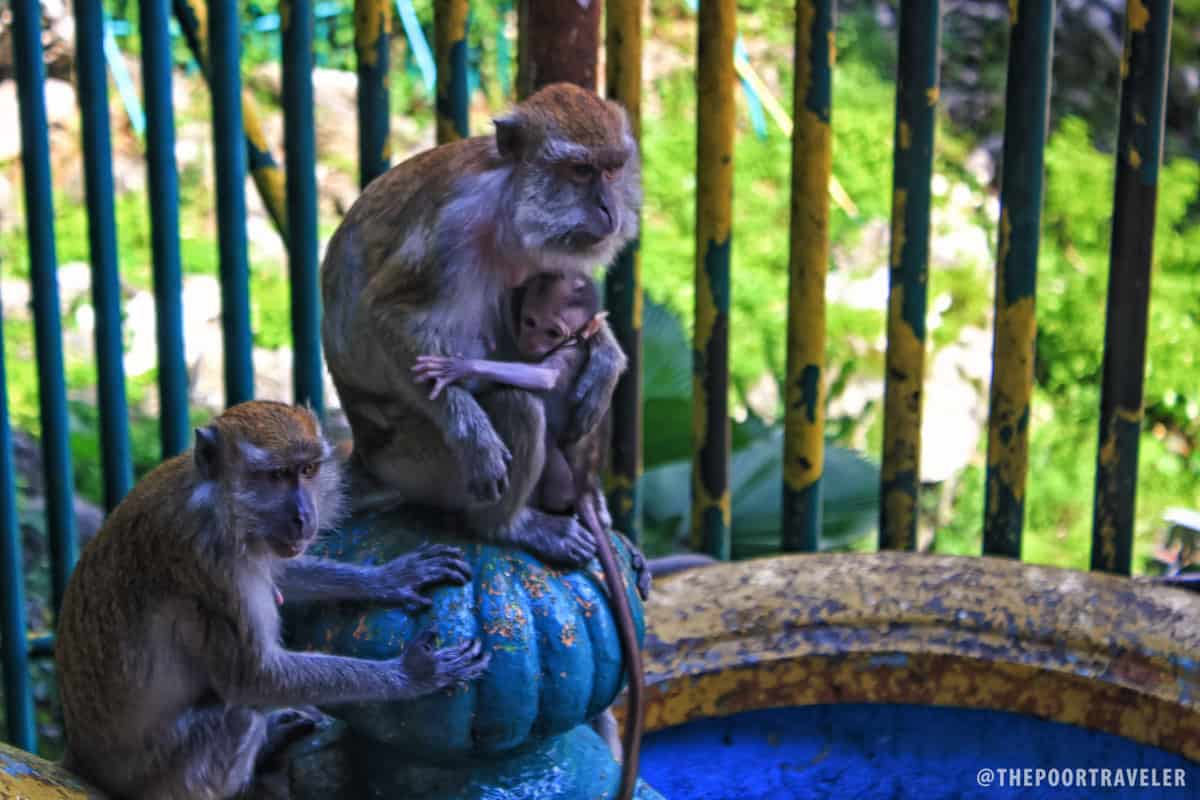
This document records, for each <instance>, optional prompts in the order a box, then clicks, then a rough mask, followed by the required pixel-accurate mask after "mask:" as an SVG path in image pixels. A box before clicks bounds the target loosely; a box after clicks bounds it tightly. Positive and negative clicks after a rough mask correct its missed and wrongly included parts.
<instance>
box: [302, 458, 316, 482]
mask: <svg viewBox="0 0 1200 800" xmlns="http://www.w3.org/2000/svg"><path fill="white" fill-rule="evenodd" d="M319 467H320V465H319V464H318V463H317V462H315V461H313V462H311V463H308V464H305V465H304V466H302V467H301V468H300V477H302V478H312V477H313V476H314V475H316V474H317V469H318V468H319Z"/></svg>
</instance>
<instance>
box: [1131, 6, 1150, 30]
mask: <svg viewBox="0 0 1200 800" xmlns="http://www.w3.org/2000/svg"><path fill="white" fill-rule="evenodd" d="M1127 13H1128V14H1129V30H1130V31H1131V32H1133V33H1142V32H1143V31H1145V30H1146V25H1147V24H1148V23H1149V22H1150V10H1149V9H1148V8H1146V4H1145V3H1144V2H1143V0H1129V6H1128V12H1127Z"/></svg>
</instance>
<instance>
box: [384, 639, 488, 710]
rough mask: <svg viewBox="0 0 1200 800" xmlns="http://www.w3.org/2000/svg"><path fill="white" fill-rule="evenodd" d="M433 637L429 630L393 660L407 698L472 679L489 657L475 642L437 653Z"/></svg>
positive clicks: (478, 673)
mask: <svg viewBox="0 0 1200 800" xmlns="http://www.w3.org/2000/svg"><path fill="white" fill-rule="evenodd" d="M435 636H436V634H435V633H434V631H433V630H432V629H431V630H427V631H425V632H424V633H422V634H421V635H420V636H418V637H417V638H416V639H414V640H413V641H412V642H410V643H409V645H408V647H407V648H405V650H404V654H403V655H402V656H400V658H398V659H396V661H398V662H399V664H398V666H399V668H400V669H401V670H402V671H403V672H404V675H403V678H402V680H403V681H404V682H405V683H406V684H407V690H406V694H408V696H410V697H418V696H420V695H423V694H429V693H430V692H436V691H438V690H439V689H446V688H448V687H450V686H454V685H456V684H459V683H465V682H466V681H472V680H475V679H476V678H478V677H479V676H481V675H483V673H484V672H485V671H486V670H487V666H488V662H489V661H490V660H491V655H490V654H488V653H485V652H483V643H482V642H480V641H479V640H478V639H472V640H471V641H469V642H465V643H463V644H459V645H454V646H452V647H445V648H442V649H441V650H438V649H437V648H436V647H435V646H434V637H435Z"/></svg>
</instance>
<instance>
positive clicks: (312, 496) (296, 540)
mask: <svg viewBox="0 0 1200 800" xmlns="http://www.w3.org/2000/svg"><path fill="white" fill-rule="evenodd" d="M323 467H324V465H323V464H322V462H321V461H319V460H311V461H307V460H306V461H299V462H292V463H286V464H278V465H275V466H272V467H270V468H268V469H263V470H254V471H252V472H250V473H249V475H248V480H247V481H246V484H247V486H246V488H247V489H249V490H250V492H251V493H252V494H253V496H254V498H255V504H256V506H257V508H258V513H257V515H256V519H255V521H254V524H253V526H252V530H251V542H250V544H251V545H252V546H255V545H257V547H256V548H255V549H258V550H259V551H260V552H263V554H264V555H265V554H266V553H268V552H269V553H271V554H273V555H275V556H278V557H279V558H295V557H296V556H299V555H302V554H303V553H304V551H305V550H307V549H308V546H309V545H310V544H312V542H313V540H314V539H315V538H316V536H317V532H318V530H319V529H320V520H321V513H320V494H319V490H318V485H319V483H318V479H319V476H320V473H321V470H322V469H323Z"/></svg>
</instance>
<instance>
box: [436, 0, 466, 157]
mask: <svg viewBox="0 0 1200 800" xmlns="http://www.w3.org/2000/svg"><path fill="white" fill-rule="evenodd" d="M433 23H434V26H435V28H436V30H435V37H434V41H435V46H436V47H437V141H438V144H445V143H446V142H453V141H455V140H457V139H465V138H467V137H468V136H470V133H468V120H467V106H468V103H467V100H468V97H467V0H436V2H435V3H434V5H433Z"/></svg>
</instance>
